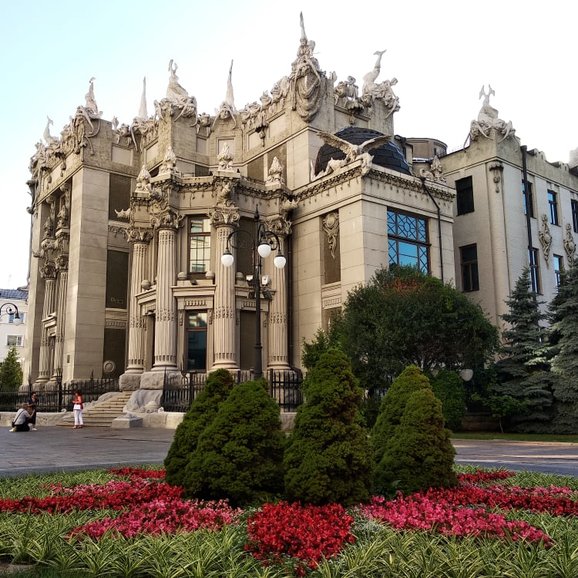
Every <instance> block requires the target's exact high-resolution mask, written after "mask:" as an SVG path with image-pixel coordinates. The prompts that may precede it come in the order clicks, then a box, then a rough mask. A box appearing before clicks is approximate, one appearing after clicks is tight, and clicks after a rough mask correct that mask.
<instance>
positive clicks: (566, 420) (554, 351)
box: [549, 261, 578, 433]
mask: <svg viewBox="0 0 578 578" xmlns="http://www.w3.org/2000/svg"><path fill="white" fill-rule="evenodd" d="M549 312H550V321H551V323H552V327H551V331H550V344H551V349H550V353H551V355H552V360H551V364H552V372H553V373H554V375H555V377H556V378H555V380H554V386H553V389H554V409H555V414H554V423H555V429H556V432H557V433H575V432H577V431H578V262H577V261H574V262H573V263H572V264H571V265H570V267H569V268H568V270H566V271H565V272H563V274H562V278H561V284H560V288H559V290H558V294H557V295H556V297H555V298H554V299H553V300H552V303H551V304H550V310H549Z"/></svg>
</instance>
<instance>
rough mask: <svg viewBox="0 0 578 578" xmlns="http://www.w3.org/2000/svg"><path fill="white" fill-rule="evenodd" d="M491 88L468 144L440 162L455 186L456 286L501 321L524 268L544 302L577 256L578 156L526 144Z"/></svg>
mask: <svg viewBox="0 0 578 578" xmlns="http://www.w3.org/2000/svg"><path fill="white" fill-rule="evenodd" d="M493 94H494V91H493V90H492V88H491V87H489V88H488V90H487V91H486V90H485V87H482V90H481V92H480V98H483V104H482V107H481V110H480V113H479V115H478V118H477V120H474V121H472V123H471V126H470V132H469V135H468V138H467V140H466V143H465V145H464V148H463V149H461V150H458V151H456V152H453V153H451V154H448V155H446V156H444V157H442V158H441V165H443V169H444V176H445V178H446V179H447V181H448V184H450V185H451V186H452V188H454V187H455V189H456V203H455V209H454V211H455V213H454V214H455V223H454V251H455V256H456V272H455V277H456V285H457V287H458V288H459V289H461V290H462V291H464V292H466V293H467V294H468V296H470V297H471V298H472V299H473V300H475V301H477V302H478V303H480V305H481V306H482V308H483V309H484V310H485V311H486V312H487V313H488V314H489V316H490V319H491V320H492V321H493V322H494V323H495V324H496V325H500V324H501V318H500V317H501V315H503V314H504V313H506V312H507V305H506V299H508V297H509V295H510V293H511V292H512V290H513V289H514V286H515V283H516V281H517V279H518V278H519V276H520V274H521V273H522V270H523V268H524V267H529V268H530V274H531V280H532V286H533V289H534V291H535V292H536V293H537V294H538V298H539V301H540V302H542V303H544V306H545V304H546V303H548V302H550V301H551V300H552V298H553V297H554V295H555V294H556V292H557V287H558V284H559V281H560V270H561V269H562V268H563V267H564V266H567V265H568V263H570V262H571V261H572V259H574V257H575V255H576V243H577V242H578V166H577V165H578V162H576V161H575V162H574V163H572V164H570V165H568V164H565V163H560V162H554V163H551V162H548V161H547V160H546V157H545V155H544V154H543V153H542V152H540V151H539V150H536V149H533V150H527V148H526V147H525V146H523V145H522V144H521V143H520V140H519V139H518V137H517V136H516V135H515V132H514V129H513V127H512V123H511V122H506V121H504V120H502V119H500V118H499V114H498V111H497V110H496V109H495V108H494V107H492V106H491V105H490V102H489V101H490V97H491V96H492V95H493ZM466 145H467V146H466ZM525 191H526V193H525Z"/></svg>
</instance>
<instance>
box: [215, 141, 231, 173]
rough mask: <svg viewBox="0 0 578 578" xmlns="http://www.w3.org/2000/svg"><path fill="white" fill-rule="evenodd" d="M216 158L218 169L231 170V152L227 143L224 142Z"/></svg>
mask: <svg viewBox="0 0 578 578" xmlns="http://www.w3.org/2000/svg"><path fill="white" fill-rule="evenodd" d="M217 159H218V161H219V170H220V171H232V170H233V154H232V153H231V149H230V147H229V143H225V144H224V145H223V148H222V149H221V151H220V152H219V154H218V155H217Z"/></svg>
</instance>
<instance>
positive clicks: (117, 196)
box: [108, 173, 131, 221]
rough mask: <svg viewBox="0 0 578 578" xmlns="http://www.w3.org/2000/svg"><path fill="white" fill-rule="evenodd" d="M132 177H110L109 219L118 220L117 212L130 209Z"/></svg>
mask: <svg viewBox="0 0 578 578" xmlns="http://www.w3.org/2000/svg"><path fill="white" fill-rule="evenodd" d="M130 187H131V180H130V177H125V176H123V175H116V174H114V173H110V175H109V194H108V218H109V219H111V220H113V221H115V220H118V218H119V217H118V216H117V214H116V211H122V210H125V209H128V208H129V204H130Z"/></svg>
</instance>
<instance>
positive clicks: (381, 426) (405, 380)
mask: <svg viewBox="0 0 578 578" xmlns="http://www.w3.org/2000/svg"><path fill="white" fill-rule="evenodd" d="M420 389H431V386H430V383H429V380H428V378H427V377H426V376H425V375H424V374H423V373H422V371H421V370H420V369H419V367H416V366H415V365H409V366H408V367H406V368H405V369H404V370H403V371H402V372H401V373H400V374H399V376H398V377H397V378H396V379H395V380H394V382H393V383H392V384H391V386H390V388H389V389H388V391H387V393H386V394H385V397H384V398H383V400H382V402H381V406H380V408H379V414H378V416H377V420H376V422H375V425H374V426H373V430H372V432H371V445H372V448H373V457H374V460H375V463H378V462H379V461H380V459H381V457H382V456H383V454H384V452H385V448H386V446H387V443H388V442H389V440H390V438H391V437H392V436H393V434H394V433H395V430H396V428H397V427H398V426H399V424H400V423H401V418H402V416H403V412H404V410H405V405H406V403H407V400H408V399H409V396H410V395H411V394H412V393H413V392H414V391H418V390H420Z"/></svg>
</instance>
